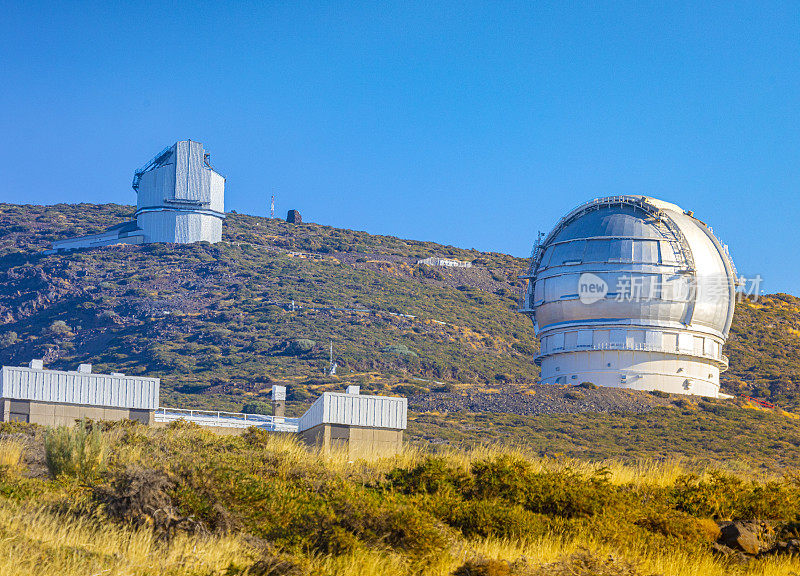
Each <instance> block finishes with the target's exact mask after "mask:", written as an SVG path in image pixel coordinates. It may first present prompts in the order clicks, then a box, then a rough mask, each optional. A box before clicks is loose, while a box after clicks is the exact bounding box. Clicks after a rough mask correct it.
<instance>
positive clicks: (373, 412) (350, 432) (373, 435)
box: [298, 386, 408, 459]
mask: <svg viewBox="0 0 800 576" xmlns="http://www.w3.org/2000/svg"><path fill="white" fill-rule="evenodd" d="M407 413H408V400H407V399H406V398H396V397H389V396H367V395H361V394H360V393H359V390H358V387H357V386H353V387H350V388H349V389H348V393H344V394H342V393H338V392H324V393H323V394H322V396H320V397H319V398H317V400H316V402H314V404H312V405H311V408H309V409H308V411H307V412H306V413H305V414H303V416H301V417H300V420H299V422H298V433H299V434H300V438H302V440H303V441H304V442H305V443H306V444H308V445H311V446H316V447H318V448H320V449H322V451H323V452H331V451H346V452H347V454H348V456H349V457H350V458H352V459H355V458H360V457H366V456H370V455H374V454H380V455H389V454H395V453H397V452H399V451H400V450H401V449H402V446H403V430H405V429H406V425H407Z"/></svg>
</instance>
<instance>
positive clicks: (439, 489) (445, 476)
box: [387, 457, 470, 494]
mask: <svg viewBox="0 0 800 576" xmlns="http://www.w3.org/2000/svg"><path fill="white" fill-rule="evenodd" d="M387 480H388V482H389V484H390V485H391V486H392V487H394V488H395V489H397V490H399V491H401V492H403V493H405V494H440V493H460V492H461V491H462V490H463V489H464V488H465V487H466V486H468V484H469V481H470V479H469V476H467V474H466V473H465V472H464V471H463V470H460V469H458V468H455V467H453V466H451V465H450V464H449V462H448V461H447V460H446V459H444V458H434V457H429V458H426V459H425V460H424V461H423V462H421V463H419V464H417V465H416V466H414V467H413V468H411V469H410V470H405V469H403V468H396V469H395V470H392V471H391V472H389V474H387Z"/></svg>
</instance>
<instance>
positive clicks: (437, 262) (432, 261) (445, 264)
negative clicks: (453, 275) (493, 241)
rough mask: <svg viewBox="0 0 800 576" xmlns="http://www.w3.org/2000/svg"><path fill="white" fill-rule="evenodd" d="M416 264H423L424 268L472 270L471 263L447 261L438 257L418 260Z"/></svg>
mask: <svg viewBox="0 0 800 576" xmlns="http://www.w3.org/2000/svg"><path fill="white" fill-rule="evenodd" d="M417 264H425V265H426V266H441V267H442V268H472V262H465V261H463V260H449V259H447V258H439V257H438V256H431V257H430V258H425V259H424V260H418V261H417Z"/></svg>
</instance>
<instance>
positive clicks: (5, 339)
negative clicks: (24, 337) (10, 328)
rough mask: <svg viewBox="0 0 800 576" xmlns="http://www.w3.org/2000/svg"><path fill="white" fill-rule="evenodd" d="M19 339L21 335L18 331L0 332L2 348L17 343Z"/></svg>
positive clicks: (0, 345) (0, 346)
mask: <svg viewBox="0 0 800 576" xmlns="http://www.w3.org/2000/svg"><path fill="white" fill-rule="evenodd" d="M18 341H19V337H18V336H17V333H16V332H3V334H0V348H6V347H8V346H11V345H12V344H16V343H17V342H18Z"/></svg>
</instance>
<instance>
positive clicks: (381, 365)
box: [0, 204, 800, 410]
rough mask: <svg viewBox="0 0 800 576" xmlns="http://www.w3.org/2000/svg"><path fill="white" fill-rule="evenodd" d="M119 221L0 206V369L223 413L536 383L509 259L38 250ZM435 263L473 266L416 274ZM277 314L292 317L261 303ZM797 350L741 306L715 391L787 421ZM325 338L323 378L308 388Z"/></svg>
mask: <svg viewBox="0 0 800 576" xmlns="http://www.w3.org/2000/svg"><path fill="white" fill-rule="evenodd" d="M132 213H133V207H130V206H120V205H115V204H107V205H94V204H73V205H70V204H60V205H55V206H19V205H11V204H0V229H1V230H2V231H3V234H0V362H1V363H3V364H9V363H10V364H20V363H25V362H27V361H28V360H29V359H30V358H32V357H45V358H47V361H48V365H50V366H53V367H74V365H75V364H77V363H79V362H92V363H94V364H95V365H96V366H97V368H98V370H121V371H124V372H126V373H142V372H146V373H148V374H150V375H157V376H160V377H161V378H162V379H163V387H162V392H163V398H164V401H165V402H170V403H173V404H175V403H180V404H182V405H184V406H187V407H189V406H191V407H195V408H204V407H205V408H211V407H214V408H217V409H220V408H224V409H228V410H239V409H241V407H242V405H243V403H244V402H247V401H258V400H260V399H261V400H263V398H264V397H266V394H267V393H268V391H269V388H270V386H271V384H272V383H274V382H278V383H282V384H286V385H288V386H289V395H290V398H289V400H291V401H295V402H299V403H305V404H307V403H308V400H309V399H310V397H311V396H312V395H315V394H318V393H319V392H321V391H322V390H325V389H330V388H332V387H333V388H341V387H342V385H343V383H344V382H345V381H352V383H355V384H360V385H361V386H362V389H363V390H365V391H373V392H379V393H388V392H392V391H394V390H395V389H396V392H397V393H402V394H403V395H409V394H412V393H420V392H427V391H429V390H433V389H434V388H442V387H444V388H447V389H451V390H452V389H455V390H457V391H458V390H460V391H465V392H467V391H470V390H476V389H495V390H508V389H513V390H524V389H526V387H528V386H529V385H530V384H531V383H532V382H535V381H536V378H537V376H538V370H539V369H538V367H537V366H536V365H535V364H534V361H533V357H534V356H535V354H536V353H537V351H538V342H537V340H536V338H535V335H534V331H533V325H532V323H531V322H530V321H529V320H528V319H527V318H525V317H524V316H522V315H521V314H519V313H518V312H517V308H518V307H517V300H516V297H517V291H518V288H519V285H518V281H517V275H518V274H519V273H520V271H522V270H523V269H524V268H525V266H526V262H525V260H523V259H521V258H514V257H512V256H509V255H504V254H496V253H482V252H478V251H476V250H464V249H460V248H456V247H453V246H443V245H439V244H435V243H432V242H420V241H415V240H404V239H400V238H394V237H391V236H376V235H371V234H367V233H365V232H358V231H353V230H344V229H337V228H332V227H329V226H324V225H319V224H302V225H291V224H287V223H285V222H283V221H281V220H277V219H275V220H270V219H266V218H259V217H254V216H247V215H242V214H235V213H232V214H230V215H229V216H228V218H226V220H225V225H224V236H223V242H221V243H219V244H216V245H214V246H211V245H208V244H204V243H200V244H196V245H191V246H176V245H166V244H157V245H147V246H128V247H120V246H116V247H108V248H103V249H94V250H82V251H78V252H74V253H70V254H55V255H42V254H41V253H40V251H41V250H44V249H46V248H48V247H49V245H50V244H49V243H50V242H51V241H52V240H54V239H57V238H64V237H68V236H72V235H78V234H88V233H92V232H97V231H99V230H102V229H104V228H105V227H107V226H110V225H113V224H117V223H120V222H122V221H124V220H126V219H128V218H129V217H130V216H131V215H132ZM434 255H436V256H444V257H449V258H456V259H459V260H464V261H471V262H473V264H474V266H473V268H470V269H443V268H437V267H430V266H424V265H418V264H417V263H416V262H417V260H418V259H422V258H427V257H429V256H434ZM293 300H294V301H295V303H296V304H297V306H298V307H297V308H296V309H295V310H290V309H287V308H286V306H284V307H281V306H278V305H277V304H276V303H283V304H284V305H287V304H288V303H290V302H291V301H293ZM301 306H302V308H301ZM315 307H320V308H358V309H364V308H368V309H371V310H376V311H377V312H376V313H371V314H369V313H355V312H347V311H342V310H332V309H327V310H323V311H320V310H312V308H315ZM398 313H402V314H409V315H413V316H416V318H414V319H411V318H405V317H401V316H393V315H392V314H398ZM798 338H800V300H798V299H797V298H795V297H793V296H788V295H785V294H777V295H771V296H769V297H764V298H762V299H760V300H759V301H758V302H745V303H742V304H740V305H739V306H737V310H736V316H735V319H734V325H733V329H732V332H731V337H730V340H729V342H728V343H727V344H726V347H725V353H726V354H727V355H728V356H729V358H730V370H729V371H728V372H727V373H726V374H725V375H724V377H723V379H724V384H723V388H725V389H727V390H728V391H731V392H736V393H744V394H750V395H755V396H758V397H760V398H764V399H767V400H771V401H773V402H777V403H779V404H780V405H781V406H783V407H786V408H788V409H798V410H800V343H799V342H798ZM331 340H332V341H333V343H334V354H335V360H336V362H337V363H338V365H339V376H338V377H335V378H328V377H325V376H323V373H324V370H325V368H326V367H327V365H328V342H329V341H331ZM300 343H302V344H300ZM415 378H422V379H423V380H428V382H425V381H421V380H416V379H415ZM430 381H435V382H430ZM436 382H444V385H442V384H437V383H436ZM298 410H302V408H298Z"/></svg>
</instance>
